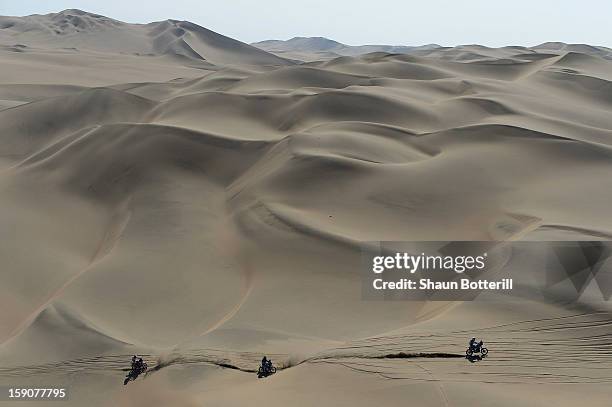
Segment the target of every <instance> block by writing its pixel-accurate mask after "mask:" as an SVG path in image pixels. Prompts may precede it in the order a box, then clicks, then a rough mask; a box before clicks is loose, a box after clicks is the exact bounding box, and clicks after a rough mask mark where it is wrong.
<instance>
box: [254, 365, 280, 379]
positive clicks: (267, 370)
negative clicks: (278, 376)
mask: <svg viewBox="0 0 612 407" xmlns="http://www.w3.org/2000/svg"><path fill="white" fill-rule="evenodd" d="M274 373H276V368H275V367H274V366H271V367H263V366H259V370H258V371H257V377H258V378H260V379H261V378H262V377H268V376H270V375H272V374H274Z"/></svg>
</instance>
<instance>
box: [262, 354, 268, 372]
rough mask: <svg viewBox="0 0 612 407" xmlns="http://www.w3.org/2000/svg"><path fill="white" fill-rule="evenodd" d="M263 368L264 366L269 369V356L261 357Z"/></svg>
mask: <svg viewBox="0 0 612 407" xmlns="http://www.w3.org/2000/svg"><path fill="white" fill-rule="evenodd" d="M261 368H262V369H263V370H264V371H267V370H268V358H267V357H265V356H264V357H263V358H262V359H261Z"/></svg>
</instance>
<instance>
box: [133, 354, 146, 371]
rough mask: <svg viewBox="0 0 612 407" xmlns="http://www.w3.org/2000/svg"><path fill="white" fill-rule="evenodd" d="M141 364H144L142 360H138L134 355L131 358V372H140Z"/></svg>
mask: <svg viewBox="0 0 612 407" xmlns="http://www.w3.org/2000/svg"><path fill="white" fill-rule="evenodd" d="M143 364H144V362H143V360H142V358H139V357H138V356H136V355H134V356H132V370H133V371H135V372H139V371H140V370H142V366H143Z"/></svg>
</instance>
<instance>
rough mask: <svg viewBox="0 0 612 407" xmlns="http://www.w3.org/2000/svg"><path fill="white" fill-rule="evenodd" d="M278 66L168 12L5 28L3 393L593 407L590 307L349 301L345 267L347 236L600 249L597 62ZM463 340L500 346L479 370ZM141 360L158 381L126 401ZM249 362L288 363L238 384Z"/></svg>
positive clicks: (608, 162)
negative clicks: (132, 369) (164, 17)
mask: <svg viewBox="0 0 612 407" xmlns="http://www.w3.org/2000/svg"><path fill="white" fill-rule="evenodd" d="M283 52H293V54H291V57H287V58H284V57H283V53H279V54H278V55H275V54H273V53H270V52H267V51H265V50H262V49H259V48H256V47H253V46H250V45H247V44H244V43H241V42H239V41H236V40H233V39H230V38H227V37H224V36H222V35H219V34H217V33H214V32H212V31H209V30H207V29H205V28H202V27H200V26H197V25H195V24H192V23H189V22H184V21H174V20H168V21H163V22H156V23H151V24H146V25H137V24H127V23H123V22H120V21H117V20H113V19H111V18H107V17H103V16H98V15H95V14H90V13H86V12H82V11H79V10H66V11H63V12H61V13H57V14H50V15H40V16H29V17H0V239H1V244H0V267H1V269H0V270H1V271H0V385H20V386H25V385H47V386H48V385H61V386H66V387H68V388H69V390H70V393H71V395H70V400H69V401H67V402H66V403H65V404H66V405H74V406H82V405H91V406H145V405H146V406H158V405H159V406H162V405H163V406H168V405H172V406H245V405H274V406H276V405H279V406H280V405H283V406H314V405H318V406H321V405H324V406H325V405H329V406H351V407H356V406H371V405H385V406H395V405H398V406H399V405H401V406H432V407H433V406H442V407H447V406H452V407H459V406H474V405H478V406H501V407H514V406H575V405H576V404H578V403H579V404H580V405H583V406H609V405H610V400H611V398H612V383H611V382H612V348H611V343H612V325H611V324H612V309H611V307H610V306H609V303H606V302H604V301H603V300H601V296H600V301H597V298H596V297H597V296H596V295H592V296H591V297H589V298H583V299H581V300H580V301H579V302H578V303H574V304H568V303H566V302H564V301H545V300H542V299H541V298H538V297H535V296H534V297H530V296H529V295H521V296H518V295H517V296H508V295H501V294H499V295H493V294H492V296H493V298H491V301H488V302H487V303H486V305H483V303H480V302H454V303H441V302H436V303H423V302H407V301H363V300H362V298H361V280H360V276H359V261H360V244H361V242H363V241H375V240H495V241H507V240H521V239H524V240H530V239H533V240H610V238H611V237H612V217H611V216H610V214H611V209H610V202H611V201H612V115H611V114H610V113H611V109H612V85H611V83H612V82H611V81H612V61H611V60H610V58H609V54H608V53H607V52H608V50H606V49H604V48H602V47H599V48H598V47H590V46H579V45H567V44H555V43H551V44H548V45H546V44H543V45H542V46H539V47H532V48H527V47H518V46H513V47H505V48H499V49H493V48H487V47H482V46H477V45H466V46H460V47H455V48H441V47H439V48H438V47H436V48H432V49H416V50H414V53H408V54H395V53H387V52H374V53H367V54H355V55H348V56H336V55H329V54H326V55H324V56H323V58H318V57H317V53H319V52H320V51H319V50H316V49H310V50H303V49H301V50H296V51H287V50H285V51H283ZM319 56H320V55H319ZM300 57H301V60H300ZM476 335H477V336H479V337H483V338H484V340H485V341H486V343H487V345H488V347H489V349H490V352H491V355H490V357H489V358H488V359H487V360H485V361H483V362H482V363H475V364H470V363H468V362H467V361H466V360H465V359H464V358H462V357H461V355H462V354H463V353H464V351H465V347H466V343H467V340H468V339H469V338H470V337H471V336H476ZM399 352H404V353H406V354H409V355H415V357H409V358H386V356H388V355H394V354H397V353H399ZM134 353H138V354H142V355H144V357H145V360H146V361H147V362H148V363H149V366H151V367H153V369H154V370H153V371H152V372H151V373H150V374H148V375H147V376H146V377H144V378H139V379H138V380H137V381H135V382H133V383H130V384H129V385H128V386H125V387H124V386H123V385H122V379H123V376H124V375H125V371H124V369H125V368H127V367H129V358H130V356H131V355H132V354H134ZM263 354H266V355H269V356H271V358H272V360H273V361H274V363H275V364H276V365H277V366H278V367H279V372H278V373H276V374H275V375H273V376H271V377H269V378H266V379H257V377H256V375H255V374H254V373H253V371H254V370H256V369H257V365H258V363H259V360H260V359H261V356H262V355H263ZM419 354H421V355H423V354H440V356H438V357H434V356H432V357H424V356H423V357H418V355H419ZM444 354H445V355H447V356H443V355H444ZM457 355H458V357H454V356H457ZM20 405H24V406H25V405H29V403H27V402H26V403H23V404H20ZM31 405H41V404H40V402H32V403H31ZM54 405H57V404H54Z"/></svg>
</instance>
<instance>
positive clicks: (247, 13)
mask: <svg viewBox="0 0 612 407" xmlns="http://www.w3.org/2000/svg"><path fill="white" fill-rule="evenodd" d="M67 8H78V9H82V10H86V11H91V12H95V13H98V14H103V15H106V16H108V17H113V18H115V19H118V20H122V21H127V22H134V23H146V22H151V21H159V20H165V19H168V18H173V19H178V20H189V21H193V22H195V23H197V24H200V25H202V26H204V27H206V28H209V29H211V30H213V31H216V32H219V33H221V34H224V35H228V36H230V37H233V38H236V39H239V40H241V41H245V42H253V41H260V40H264V39H289V38H291V37H294V36H323V37H328V38H332V39H335V40H337V41H340V42H344V43H347V44H351V45H357V44H373V43H378V44H394V45H419V44H428V43H438V44H441V45H457V44H473V43H478V44H483V45H490V46H502V45H536V44H539V43H542V42H545V41H563V42H571V43H588V44H592V45H604V46H608V47H612V22H611V21H610V19H611V16H612V0H511V1H500V0H497V1H495V0H464V1H461V0H418V1H409V0H404V1H402V0H370V1H360V0H327V1H324V0H301V1H291V0H284V1H279V0H234V1H232V0H213V1H209V0H148V1H130V0H99V1H93V0H81V1H78V0H75V1H60V0H57V1H55V0H42V1H41V0H0V15H27V14H46V13H49V12H54V11H60V10H64V9H67Z"/></svg>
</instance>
